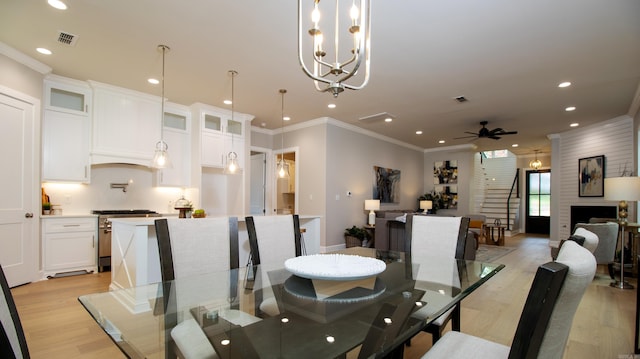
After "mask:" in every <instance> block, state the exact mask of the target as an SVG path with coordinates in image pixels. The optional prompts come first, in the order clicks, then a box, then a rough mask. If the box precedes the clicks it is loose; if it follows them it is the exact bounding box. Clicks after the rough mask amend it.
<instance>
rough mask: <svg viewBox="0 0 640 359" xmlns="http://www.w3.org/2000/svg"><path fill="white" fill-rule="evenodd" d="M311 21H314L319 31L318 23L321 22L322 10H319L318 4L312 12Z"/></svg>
mask: <svg viewBox="0 0 640 359" xmlns="http://www.w3.org/2000/svg"><path fill="white" fill-rule="evenodd" d="M311 21H313V24H314V27H315V28H316V29H317V28H318V23H319V22H320V10H318V4H316V6H315V7H314V9H313V11H312V12H311Z"/></svg>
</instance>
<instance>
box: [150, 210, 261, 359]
mask: <svg viewBox="0 0 640 359" xmlns="http://www.w3.org/2000/svg"><path fill="white" fill-rule="evenodd" d="M155 228H156V236H157V239H158V250H159V253H160V267H161V274H162V281H163V284H164V285H165V288H164V296H163V298H164V303H163V305H164V314H165V326H166V328H171V331H170V336H171V339H172V340H173V342H168V343H167V346H169V347H172V346H173V344H174V343H175V346H176V347H177V348H178V351H179V353H180V354H181V356H182V357H184V358H187V359H188V358H206V357H212V356H211V353H213V354H215V351H214V350H213V347H212V346H211V344H210V343H209V341H208V340H207V338H206V335H204V333H203V332H202V329H201V328H200V326H199V325H198V323H197V322H196V321H195V320H194V318H193V316H192V315H191V313H189V310H188V309H190V308H193V307H196V306H197V307H201V308H204V309H206V310H212V311H214V310H215V311H216V312H218V315H219V316H220V317H221V318H223V319H226V320H227V321H228V322H230V323H232V324H235V325H240V326H245V325H249V324H252V323H255V322H257V321H259V320H260V318H257V317H254V316H252V315H250V314H247V313H244V312H242V311H240V310H238V309H237V307H238V302H237V298H238V277H237V271H231V272H230V275H228V276H220V277H217V278H216V280H215V281H210V282H207V283H206V285H205V284H203V283H202V282H200V281H189V280H188V278H190V277H196V276H202V275H206V274H212V273H218V272H223V273H227V272H228V271H229V270H230V269H237V268H238V267H239V255H238V219H237V218H236V217H208V218H192V219H183V218H162V219H157V220H156V221H155ZM174 279H176V281H175V282H169V281H172V280H174ZM180 279H183V280H180ZM183 309H184V310H183ZM172 351H173V349H171V350H166V352H167V354H168V355H173V354H172ZM216 357H217V356H216Z"/></svg>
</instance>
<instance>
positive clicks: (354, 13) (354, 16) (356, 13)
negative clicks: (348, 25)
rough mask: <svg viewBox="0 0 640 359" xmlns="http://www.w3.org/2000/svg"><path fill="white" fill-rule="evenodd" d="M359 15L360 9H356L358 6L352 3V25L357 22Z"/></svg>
mask: <svg viewBox="0 0 640 359" xmlns="http://www.w3.org/2000/svg"><path fill="white" fill-rule="evenodd" d="M359 17H360V10H358V7H357V6H356V4H353V5H352V6H351V20H352V21H353V25H357V24H358V18H359Z"/></svg>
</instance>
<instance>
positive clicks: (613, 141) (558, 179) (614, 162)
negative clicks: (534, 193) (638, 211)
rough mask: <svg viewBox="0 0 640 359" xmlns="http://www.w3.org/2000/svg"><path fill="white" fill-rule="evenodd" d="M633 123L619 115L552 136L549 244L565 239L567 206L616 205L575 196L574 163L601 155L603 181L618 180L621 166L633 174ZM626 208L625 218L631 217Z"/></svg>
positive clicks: (634, 167) (634, 166) (631, 205)
mask: <svg viewBox="0 0 640 359" xmlns="http://www.w3.org/2000/svg"><path fill="white" fill-rule="evenodd" d="M633 148H635V146H634V124H633V119H632V118H631V117H629V116H621V117H617V118H614V119H611V120H609V121H604V122H601V123H598V124H596V125H593V126H589V127H584V128H579V129H575V130H571V131H567V132H563V133H560V134H558V135H555V136H553V137H552V171H551V188H552V207H551V211H552V212H551V236H550V240H551V241H559V240H561V239H564V238H567V237H568V236H569V234H570V232H571V228H569V227H570V226H571V213H570V210H571V206H572V205H582V206H616V205H617V202H615V201H607V200H605V199H604V197H579V196H578V160H579V159H580V158H585V157H591V156H599V155H604V156H605V178H606V177H619V176H620V172H621V170H622V169H623V168H624V166H626V167H627V169H628V170H630V171H633V173H634V174H635V175H637V169H636V164H635V159H634V151H633V150H632V149H633ZM634 209H635V206H634V204H633V203H631V204H630V206H629V210H630V213H629V217H630V218H636V217H635V210H634Z"/></svg>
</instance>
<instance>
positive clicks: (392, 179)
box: [373, 166, 400, 203]
mask: <svg viewBox="0 0 640 359" xmlns="http://www.w3.org/2000/svg"><path fill="white" fill-rule="evenodd" d="M373 199H379V200H380V203H399V202H400V170H394V169H391V168H384V167H379V166H373Z"/></svg>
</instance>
